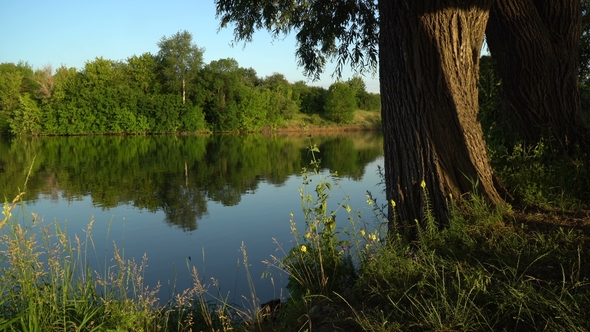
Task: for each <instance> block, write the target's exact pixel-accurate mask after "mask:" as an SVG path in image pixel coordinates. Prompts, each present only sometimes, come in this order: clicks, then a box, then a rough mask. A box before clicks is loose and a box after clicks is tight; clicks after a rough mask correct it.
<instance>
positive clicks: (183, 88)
mask: <svg viewBox="0 0 590 332" xmlns="http://www.w3.org/2000/svg"><path fill="white" fill-rule="evenodd" d="M185 102H186V82H185V80H184V77H183V78H182V104H183V105H184V103H185Z"/></svg>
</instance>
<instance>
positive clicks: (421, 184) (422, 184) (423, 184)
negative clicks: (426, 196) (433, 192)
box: [420, 180, 426, 188]
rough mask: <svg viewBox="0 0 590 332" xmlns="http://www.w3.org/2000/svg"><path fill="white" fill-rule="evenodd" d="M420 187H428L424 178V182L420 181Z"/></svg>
mask: <svg viewBox="0 0 590 332" xmlns="http://www.w3.org/2000/svg"><path fill="white" fill-rule="evenodd" d="M420 187H422V188H426V182H424V180H422V183H420Z"/></svg>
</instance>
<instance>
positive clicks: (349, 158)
mask: <svg viewBox="0 0 590 332" xmlns="http://www.w3.org/2000/svg"><path fill="white" fill-rule="evenodd" d="M310 141H311V144H315V145H317V147H318V148H319V149H320V151H321V153H320V155H318V156H317V157H318V158H319V159H321V165H322V173H323V174H324V175H325V174H328V173H329V172H337V173H338V176H339V177H340V185H341V187H342V190H341V189H338V188H336V187H335V189H334V192H333V197H332V199H331V200H330V202H329V206H328V208H329V209H330V210H334V209H336V208H337V207H338V203H342V200H343V198H344V197H345V196H350V201H348V204H350V206H351V208H352V209H353V210H358V211H361V212H363V216H364V217H363V219H365V218H366V222H373V218H372V213H371V210H370V208H369V206H368V204H367V202H366V196H365V194H366V191H367V190H369V191H371V192H372V193H373V195H374V196H375V197H377V198H378V201H381V202H382V201H383V200H384V199H383V197H384V194H383V192H382V189H383V188H382V187H381V186H379V185H378V183H379V182H380V178H379V176H378V174H377V168H378V166H382V165H383V148H382V144H383V139H382V136H381V135H380V134H378V133H354V134H338V135H319V134H313V135H312V136H311V137H309V135H307V134H297V135H272V136H265V135H257V134H250V135H209V136H148V137H119V136H115V137H103V136H99V137H42V138H26V139H25V138H22V139H12V140H6V139H4V140H2V141H0V177H1V181H0V183H1V190H2V194H3V197H5V198H6V199H8V200H9V201H10V200H12V198H13V197H15V195H16V194H17V193H18V190H19V188H23V186H24V184H25V181H26V177H27V173H28V170H29V168H31V165H32V171H31V174H30V177H29V179H28V182H27V184H26V192H27V193H26V195H25V196H24V200H25V211H21V212H19V215H20V218H23V217H25V216H30V215H31V214H30V213H31V212H34V213H36V214H37V215H38V216H40V217H42V218H43V219H44V222H45V224H50V223H52V222H54V221H56V222H58V223H59V224H60V225H62V226H64V227H66V228H67V234H69V235H70V236H71V237H73V236H74V234H77V235H78V236H79V237H81V238H82V239H85V230H86V229H87V228H88V224H89V223H90V221H91V220H94V223H93V229H92V234H93V243H94V248H91V247H92V246H89V250H88V253H87V257H88V258H87V259H88V264H89V265H90V266H91V268H92V269H96V270H98V271H99V273H100V271H101V269H104V268H105V266H110V265H112V262H111V260H110V258H111V257H112V256H110V255H112V251H113V244H114V243H115V244H116V246H117V247H118V248H120V249H121V251H122V253H123V254H124V257H125V258H126V259H131V258H135V260H137V261H141V257H142V256H143V255H144V254H146V255H147V257H148V268H147V270H146V273H145V275H144V276H145V280H146V283H147V284H148V285H150V287H153V286H155V285H156V284H157V282H158V281H160V282H161V284H162V288H161V290H160V293H159V297H160V298H161V299H164V300H166V299H168V298H169V297H170V295H171V294H172V292H173V285H174V284H176V290H177V292H178V291H181V290H182V289H185V288H188V287H190V286H191V285H192V280H191V276H190V274H189V271H188V267H187V265H190V266H196V267H197V269H198V270H199V274H200V277H201V278H203V279H204V280H205V281H207V283H208V284H210V283H211V282H209V281H210V278H215V279H217V280H218V282H219V288H220V290H221V293H222V294H223V295H224V296H227V294H228V293H229V296H228V299H229V300H230V301H233V302H235V303H240V302H242V301H243V300H242V295H246V296H247V295H248V294H249V288H248V282H247V278H246V274H245V271H244V268H243V266H242V253H241V252H240V247H241V245H242V242H243V243H244V245H245V246H246V250H247V253H248V258H249V263H250V264H251V266H250V267H249V269H250V273H251V275H252V278H253V280H254V285H255V287H256V295H257V297H258V298H259V299H260V300H261V301H262V302H264V301H268V300H270V299H272V298H277V297H279V296H281V295H282V296H285V293H284V292H285V291H284V286H285V285H286V284H287V280H286V277H285V276H283V275H281V274H280V273H279V272H278V271H277V270H272V269H270V270H269V269H268V268H267V267H266V265H265V264H263V263H262V261H263V260H266V259H269V258H270V255H271V254H273V255H277V256H278V257H281V256H282V254H281V253H280V251H277V244H276V243H275V242H274V241H273V239H276V241H277V242H278V243H279V244H281V245H282V247H283V249H284V250H285V251H288V250H289V249H290V248H291V246H292V240H293V237H292V234H291V233H290V228H289V219H290V213H291V212H292V213H294V216H295V221H296V222H297V224H298V226H299V227H300V229H303V225H304V220H302V218H303V217H302V212H301V199H300V196H299V188H300V187H302V177H301V170H302V168H304V167H309V163H310V160H311V155H310V153H309V146H310ZM315 180H316V179H314V181H315ZM312 189H313V188H312ZM342 213H344V216H343V217H342V218H337V221H339V225H340V226H346V224H347V223H348V221H347V220H346V214H345V213H346V212H344V211H342ZM29 219H30V218H29ZM341 223H342V224H341ZM265 271H269V272H270V273H271V274H272V275H273V281H274V285H273V282H271V279H270V278H269V277H265V278H262V277H261V276H262V275H263V273H264V272H265ZM214 292H215V293H216V292H217V291H214ZM281 292H282V293H281Z"/></svg>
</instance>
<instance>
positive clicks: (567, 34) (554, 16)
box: [486, 0, 586, 148]
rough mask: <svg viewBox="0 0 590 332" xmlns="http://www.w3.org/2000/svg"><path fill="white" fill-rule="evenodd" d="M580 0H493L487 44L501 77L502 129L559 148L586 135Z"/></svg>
mask: <svg viewBox="0 0 590 332" xmlns="http://www.w3.org/2000/svg"><path fill="white" fill-rule="evenodd" d="M581 12H582V11H581V6H580V0H547V1H533V0H494V3H493V5H492V7H491V11H490V19H489V22H488V27H487V29H486V36H487V43H488V46H489V49H490V53H491V54H492V58H493V60H494V64H495V68H496V71H497V72H498V75H499V77H500V78H501V79H502V87H503V88H502V90H501V94H502V96H501V99H502V100H503V103H502V106H501V108H500V114H502V116H503V118H504V119H503V120H504V123H505V126H506V130H507V131H508V132H509V133H511V134H513V135H515V136H516V137H518V138H520V139H523V140H525V141H528V142H531V143H535V142H538V141H539V139H541V138H542V137H545V138H550V139H551V140H552V141H557V142H558V143H559V146H560V147H561V148H567V147H568V146H569V145H571V144H572V143H574V142H581V141H583V138H584V137H585V135H586V129H584V127H583V124H582V118H581V104H580V93H579V90H578V65H579V61H578V57H579V43H580V35H581V22H582V21H581V20H582V18H581Z"/></svg>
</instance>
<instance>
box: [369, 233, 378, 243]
mask: <svg viewBox="0 0 590 332" xmlns="http://www.w3.org/2000/svg"><path fill="white" fill-rule="evenodd" d="M369 239H370V240H373V241H375V240H376V239H377V235H375V234H370V235H369Z"/></svg>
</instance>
